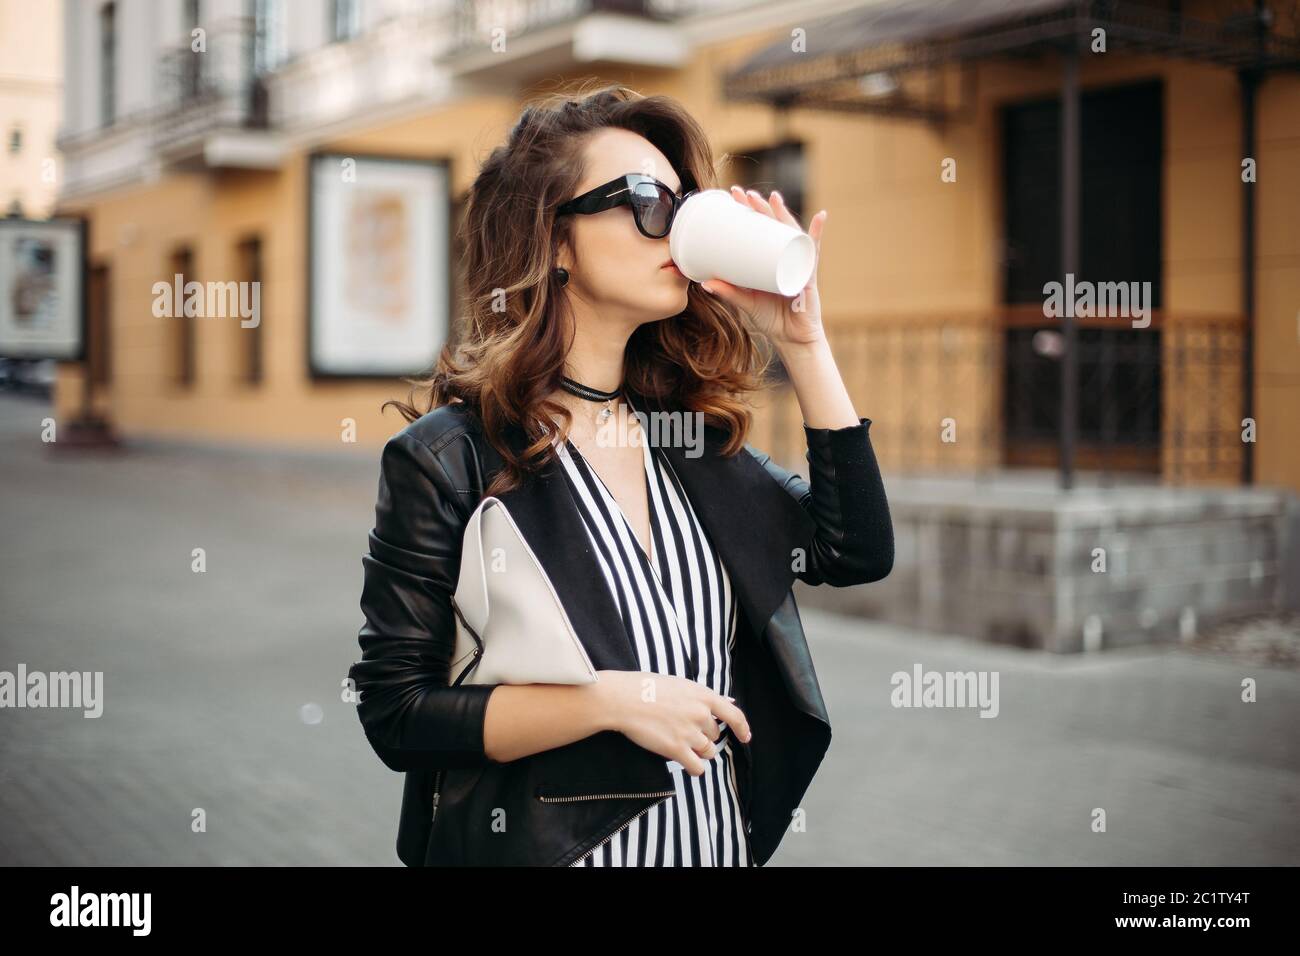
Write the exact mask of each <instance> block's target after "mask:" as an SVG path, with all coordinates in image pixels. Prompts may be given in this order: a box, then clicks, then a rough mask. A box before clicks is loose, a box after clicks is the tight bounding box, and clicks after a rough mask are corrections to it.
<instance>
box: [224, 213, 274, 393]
mask: <svg viewBox="0 0 1300 956" xmlns="http://www.w3.org/2000/svg"><path fill="white" fill-rule="evenodd" d="M238 258H239V272H240V279H241V281H242V282H245V283H248V286H247V288H248V289H249V290H250V292H249V293H248V294H247V295H246V294H245V293H244V292H243V291H241V292H240V295H239V299H240V303H241V305H242V304H243V303H245V302H248V303H250V304H251V303H254V302H255V303H256V304H257V314H256V316H255V317H253V318H250V319H248V320H247V321H248V322H254V321H255V322H256V324H255V325H249V326H248V327H245V326H244V321H245V319H244V318H243V316H242V313H241V314H240V316H237V317H235V318H234V319H232V320H231V327H232V328H233V329H234V334H235V335H237V336H239V341H238V346H239V347H238V348H237V350H236V354H237V355H238V357H239V370H238V378H239V381H241V382H243V383H245V384H247V385H260V384H261V382H262V378H263V339H262V320H263V317H264V316H265V315H266V308H265V307H266V302H265V301H264V300H263V299H262V240H261V237H259V236H253V237H251V238H249V239H245V240H244V241H243V242H241V243H240V244H239V250H238ZM254 283H256V284H254ZM251 290H256V298H254V297H253V292H252V291H251Z"/></svg>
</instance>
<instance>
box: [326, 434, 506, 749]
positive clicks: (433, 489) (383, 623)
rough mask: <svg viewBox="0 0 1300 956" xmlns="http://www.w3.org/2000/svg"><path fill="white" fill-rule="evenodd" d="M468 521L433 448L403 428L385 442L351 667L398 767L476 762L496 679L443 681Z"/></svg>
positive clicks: (379, 743) (374, 734) (366, 724)
mask: <svg viewBox="0 0 1300 956" xmlns="http://www.w3.org/2000/svg"><path fill="white" fill-rule="evenodd" d="M465 523H466V518H465V517H463V516H462V510H461V508H460V507H459V502H458V501H457V496H456V493H455V490H454V488H452V487H451V486H450V485H449V484H448V482H447V478H446V474H445V472H444V471H443V468H442V466H441V465H440V464H439V462H438V459H437V457H436V455H435V454H434V453H433V452H432V451H431V450H430V449H429V447H428V446H427V445H425V444H424V443H423V442H421V441H420V440H419V439H418V438H415V437H414V436H412V435H409V434H406V433H399V434H398V435H395V436H394V437H393V438H391V439H389V441H388V443H387V444H386V445H385V446H384V451H383V456H382V459H381V464H380V478H379V496H378V500H377V502H376V504H375V527H374V530H372V531H371V532H370V550H369V553H368V554H365V555H363V556H362V559H361V563H362V567H363V569H364V572H365V583H364V587H363V589H362V594H361V611H362V614H363V615H364V616H365V624H364V625H363V626H362V628H361V632H360V634H359V635H358V639H359V641H360V644H361V660H360V661H357V662H356V663H354V664H353V665H352V667H351V668H350V669H349V670H348V676H349V677H351V678H352V680H353V682H354V683H353V686H354V688H355V690H356V691H358V692H359V696H360V700H359V702H358V704H357V713H358V715H359V716H360V718H361V725H362V727H363V728H364V729H365V733H366V738H367V739H368V740H369V741H370V745H371V746H372V747H373V748H374V750H375V752H376V753H377V754H378V755H379V758H380V759H381V760H382V761H383V762H384V763H385V764H386V765H387V766H388V767H390V768H391V769H393V770H398V771H409V770H426V769H430V770H431V769H440V768H451V767H469V766H480V765H483V764H485V763H488V762H489V759H490V758H488V756H487V754H486V753H485V752H484V749H483V722H484V719H485V717H486V713H487V704H488V697H489V696H490V695H491V693H492V691H493V690H494V689H495V688H496V687H497V686H498V685H496V684H462V685H460V686H457V687H448V686H447V673H448V669H449V665H450V661H451V655H452V652H453V651H454V649H455V639H456V631H455V619H454V616H453V611H452V609H451V595H452V594H453V593H454V591H455V588H456V581H457V577H458V575H459V571H460V550H461V539H462V536H463V534H464V528H465Z"/></svg>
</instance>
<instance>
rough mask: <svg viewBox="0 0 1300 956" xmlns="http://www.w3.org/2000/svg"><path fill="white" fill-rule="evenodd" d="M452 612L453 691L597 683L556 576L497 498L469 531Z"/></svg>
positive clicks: (486, 502)
mask: <svg viewBox="0 0 1300 956" xmlns="http://www.w3.org/2000/svg"><path fill="white" fill-rule="evenodd" d="M452 609H453V610H454V611H455V612H456V647H455V650H454V651H453V653H452V662H451V667H450V668H449V670H448V674H447V680H448V683H449V684H450V686H453V687H454V686H456V685H458V684H462V683H464V684H591V683H595V682H596V680H597V679H598V678H597V676H596V669H595V668H594V667H593V666H592V664H591V658H590V657H589V656H588V655H587V649H586V648H585V647H583V646H582V642H581V641H580V640H578V635H577V633H576V632H575V631H574V629H573V625H572V624H571V623H570V621H569V616H568V614H566V613H565V611H564V606H563V605H562V604H561V603H560V598H559V595H558V594H556V593H555V587H554V586H553V585H552V584H551V580H550V578H548V577H547V576H546V572H545V571H544V570H543V569H542V566H541V564H540V563H539V562H538V560H537V557H536V555H534V554H533V550H532V548H530V547H529V546H528V542H527V541H525V540H524V537H523V535H522V534H520V533H519V527H518V526H517V525H516V524H515V522H514V519H513V518H511V517H510V512H509V511H508V510H506V506H505V505H504V504H502V503H501V501H500V500H499V499H497V498H494V497H487V498H484V499H483V500H482V501H481V502H480V503H479V506H478V507H477V508H475V509H474V513H473V514H472V515H470V519H469V522H468V523H467V524H466V526H465V539H464V542H463V545H462V552H461V561H460V577H459V579H458V580H457V582H456V593H455V595H454V596H453V597H452Z"/></svg>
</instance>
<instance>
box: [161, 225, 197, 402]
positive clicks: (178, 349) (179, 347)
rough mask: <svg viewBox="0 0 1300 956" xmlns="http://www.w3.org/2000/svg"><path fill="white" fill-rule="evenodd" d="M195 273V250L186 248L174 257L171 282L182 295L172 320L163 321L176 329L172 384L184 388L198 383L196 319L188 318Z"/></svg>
mask: <svg viewBox="0 0 1300 956" xmlns="http://www.w3.org/2000/svg"><path fill="white" fill-rule="evenodd" d="M193 272H194V252H193V250H191V249H190V248H189V247H188V246H182V247H181V248H179V249H177V250H176V251H175V252H173V253H172V256H171V270H170V274H169V275H168V276H167V280H168V281H169V282H171V283H173V289H175V288H176V287H177V285H179V288H180V295H179V296H177V297H176V300H175V301H174V302H173V303H172V315H171V317H170V318H165V319H163V320H162V321H164V322H167V323H169V325H170V327H171V329H172V332H171V335H170V339H171V359H172V381H173V382H174V383H175V384H177V385H179V386H180V387H182V388H189V387H191V386H192V385H193V384H194V379H195V345H196V343H195V317H194V316H192V315H186V314H185V284H186V283H187V282H189V281H190V279H191V277H192V273H193Z"/></svg>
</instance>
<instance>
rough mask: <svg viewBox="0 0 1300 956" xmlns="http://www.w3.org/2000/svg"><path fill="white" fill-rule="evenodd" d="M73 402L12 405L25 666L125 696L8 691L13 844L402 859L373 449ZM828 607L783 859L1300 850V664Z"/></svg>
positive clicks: (4, 737)
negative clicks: (990, 638)
mask: <svg viewBox="0 0 1300 956" xmlns="http://www.w3.org/2000/svg"><path fill="white" fill-rule="evenodd" d="M48 414H49V409H48V406H46V405H43V404H41V403H40V402H38V401H36V400H34V399H30V398H14V397H3V398H0V535H2V538H0V540H2V541H3V546H2V547H0V562H2V565H0V671H9V672H16V671H17V669H18V667H19V665H20V664H22V665H25V666H26V668H27V669H28V671H42V672H51V671H70V670H77V671H102V672H103V674H104V711H103V715H102V716H101V717H99V718H86V717H83V716H82V712H81V711H80V710H72V709H56V708H20V709H13V708H4V709H0V863H2V864H8V865H63V864H85V865H110V864H112V865H165V864H178V865H198V866H206V865H232V864H234V865H272V866H274V865H326V866H333V865H339V866H352V865H400V864H399V863H398V861H397V858H396V855H395V851H394V846H393V844H394V840H395V837H396V827H397V818H398V810H399V807H400V800H401V788H402V777H401V775H400V774H396V773H393V772H392V771H389V770H388V769H387V768H385V767H384V766H383V765H382V764H381V763H380V762H379V759H378V758H377V757H376V756H375V755H374V753H373V751H371V749H370V748H369V746H368V745H367V743H366V741H365V738H364V736H363V734H362V732H361V726H360V724H359V722H358V721H357V718H356V714H355V710H354V706H353V705H352V704H349V703H347V702H345V701H344V700H343V699H342V693H341V691H342V688H341V681H342V679H343V677H344V676H345V675H346V672H347V668H348V666H349V664H350V663H351V662H352V661H353V660H355V659H356V657H357V656H358V654H359V649H358V646H357V641H356V634H357V630H358V629H359V627H360V625H361V615H360V611H359V609H358V605H357V601H358V597H359V593H360V587H361V555H362V553H363V552H364V550H365V547H366V533H367V531H368V530H369V529H370V525H371V523H372V519H373V516H374V511H373V508H374V495H375V488H376V481H377V475H378V472H377V467H378V452H377V450H376V449H375V448H374V447H373V446H371V447H370V448H365V447H361V446H342V450H340V451H338V452H335V453H332V454H328V455H324V454H321V455H313V454H309V453H302V452H275V453H272V452H252V451H246V450H240V449H235V448H222V447H185V446H181V445H175V444H169V443H157V442H153V443H142V444H138V445H135V446H133V447H131V448H130V449H129V450H127V451H125V452H123V453H121V454H118V455H104V454H95V453H85V454H78V453H75V452H70V451H61V452H59V453H55V452H54V451H53V450H52V449H51V448H50V447H49V446H47V445H45V444H43V443H42V442H41V440H40V420H41V419H42V418H43V417H45V416H46V415H48ZM396 426H397V423H395V424H394V427H395V428H396ZM886 482H887V483H888V476H886ZM196 548H202V549H203V550H204V554H205V559H206V570H205V571H203V572H202V573H196V572H195V571H194V570H192V563H193V561H194V558H193V557H192V554H193V551H194V549H196ZM868 586H869V585H868ZM804 621H805V626H806V629H807V632H808V636H809V642H810V644H811V647H812V652H813V656H814V660H815V662H816V666H817V671H818V675H819V677H820V682H821V686H822V690H823V693H824V695H825V697H826V700H827V704H828V707H829V711H830V714H831V722H832V726H833V734H834V737H833V740H832V743H831V749H830V751H829V753H828V755H827V757H826V760H825V762H824V763H823V764H822V767H821V770H820V772H819V773H818V775H817V777H816V779H815V780H814V782H813V785H812V788H811V789H810V791H809V793H808V795H807V797H806V798H805V800H804V806H803V810H804V813H803V815H802V817H801V818H800V819H799V820H797V821H796V823H795V825H794V826H793V827H792V830H791V831H790V832H789V833H787V835H786V837H785V839H784V841H783V843H782V845H781V847H780V849H779V850H778V852H777V854H776V856H775V857H774V858H773V859H772V861H771V863H770V864H769V865H816V866H823V865H860V864H865V865H880V864H894V865H907V866H912V865H953V866H983V865H1044V864H1046V865H1085V866H1093V865H1105V864H1116V865H1123V866H1128V865H1175V866H1183V865H1279V864H1282V865H1285V864H1295V863H1297V862H1298V861H1300V826H1298V825H1297V820H1298V819H1300V745H1298V743H1297V738H1298V736H1300V735H1298V734H1297V728H1298V727H1300V671H1297V670H1296V669H1294V668H1289V667H1279V666H1265V665H1261V664H1259V663H1256V662H1253V661H1250V660H1247V659H1244V658H1242V657H1240V656H1232V655H1231V654H1226V653H1213V654H1209V653H1202V652H1195V651H1193V650H1192V649H1189V648H1184V647H1162V648H1158V649H1136V650H1128V651H1123V652H1117V651H1108V652H1105V653H1103V654H1099V655H1088V656H1078V657H1073V658H1054V657H1049V656H1045V655H1042V654H1040V653H1038V652H1030V651H1024V650H1020V649H1016V648H1009V647H999V646H991V645H983V644H979V643H975V642H972V641H969V640H966V639H963V638H956V637H945V636H941V635H930V634H923V633H919V632H912V631H908V630H906V629H903V628H899V627H895V626H892V625H882V624H878V623H874V622H867V621H862V620H856V619H851V618H846V617H840V616H836V615H832V614H828V613H824V612H819V611H813V610H805V611H804ZM918 665H919V666H920V667H921V668H922V669H923V670H925V671H943V672H947V671H954V672H967V671H974V672H984V673H988V674H993V673H996V674H997V677H998V684H997V687H998V711H997V716H996V717H992V718H985V717H981V716H980V715H979V712H978V710H976V709H972V708H900V707H895V706H893V705H892V704H891V691H892V689H893V688H892V687H891V675H893V674H895V673H896V672H900V671H901V672H906V673H908V674H911V673H912V671H913V668H914V667H916V666H918ZM1247 678H1250V679H1253V681H1254V682H1255V685H1256V687H1257V698H1258V699H1257V702H1254V703H1244V702H1242V700H1241V694H1242V690H1241V686H1242V681H1243V680H1244V679H1247ZM198 811H201V813H202V819H203V823H204V826H203V827H200V828H197V829H198V830H199V832H196V828H195V826H194V825H193V821H194V820H195V816H196V812H198ZM1102 813H1104V823H1105V826H1104V831H1101V832H1098V827H1097V826H1096V823H1095V821H1096V820H1097V819H1098V818H1099V817H1100V815H1101V814H1102Z"/></svg>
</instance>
